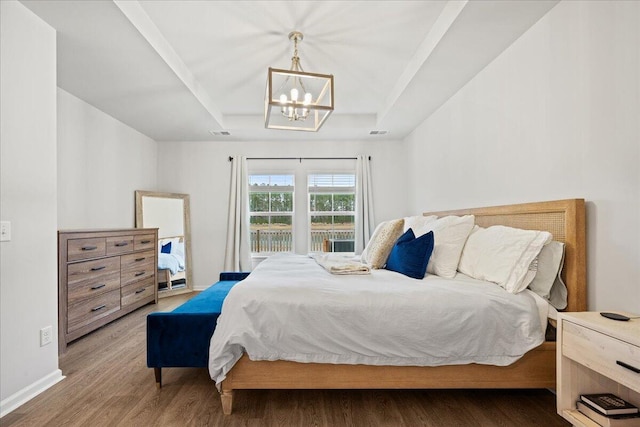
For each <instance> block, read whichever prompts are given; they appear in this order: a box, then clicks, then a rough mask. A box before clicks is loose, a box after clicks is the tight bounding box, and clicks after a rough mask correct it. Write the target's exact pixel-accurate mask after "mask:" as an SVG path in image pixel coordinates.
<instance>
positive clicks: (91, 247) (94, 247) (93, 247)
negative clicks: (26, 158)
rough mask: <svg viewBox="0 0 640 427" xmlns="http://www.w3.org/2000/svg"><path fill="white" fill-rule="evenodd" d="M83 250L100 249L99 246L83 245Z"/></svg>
mask: <svg viewBox="0 0 640 427" xmlns="http://www.w3.org/2000/svg"><path fill="white" fill-rule="evenodd" d="M81 249H82V250H83V251H95V250H96V249H98V247H97V246H83V247H82V248H81Z"/></svg>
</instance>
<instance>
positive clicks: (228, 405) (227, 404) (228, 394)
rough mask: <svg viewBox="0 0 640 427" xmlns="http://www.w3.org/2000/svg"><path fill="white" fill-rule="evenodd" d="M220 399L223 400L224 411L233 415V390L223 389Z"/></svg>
mask: <svg viewBox="0 0 640 427" xmlns="http://www.w3.org/2000/svg"><path fill="white" fill-rule="evenodd" d="M220 400H221V401H222V413H223V414H225V415H231V411H232V409H233V390H222V392H221V393H220Z"/></svg>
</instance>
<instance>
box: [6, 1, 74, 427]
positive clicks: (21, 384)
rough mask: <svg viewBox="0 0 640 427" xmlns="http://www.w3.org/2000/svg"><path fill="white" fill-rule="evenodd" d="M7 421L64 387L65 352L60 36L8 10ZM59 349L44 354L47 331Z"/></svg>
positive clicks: (18, 9) (15, 6)
mask: <svg viewBox="0 0 640 427" xmlns="http://www.w3.org/2000/svg"><path fill="white" fill-rule="evenodd" d="M0 93H1V94H2V97H1V101H0V122H1V125H0V154H1V155H0V167H1V169H0V178H1V180H0V199H1V203H0V217H1V219H2V220H3V221H11V227H12V230H11V234H12V237H11V241H8V242H2V243H0V415H4V414H5V413H7V412H8V411H11V410H12V409H14V408H15V407H16V406H18V405H19V404H21V403H23V402H24V401H26V400H27V399H29V398H30V397H32V396H33V395H35V394H37V393H39V392H41V391H43V390H44V389H46V388H48V387H49V386H51V385H53V384H55V383H56V382H57V381H59V380H60V379H62V375H61V373H60V370H59V369H58V346H57V325H58V321H57V318H58V310H57V289H58V286H57V283H58V280H57V237H56V225H57V224H56V34H55V31H54V30H53V29H52V28H51V27H49V26H48V25H47V24H45V23H44V22H43V21H42V20H41V19H40V18H38V17H37V16H36V15H34V14H33V13H32V12H31V11H29V10H28V9H26V8H25V7H24V6H23V5H22V4H20V3H17V2H14V1H1V2H0ZM45 326H51V327H52V331H53V340H52V342H51V344H49V345H46V346H44V347H40V338H39V337H40V329H41V328H44V327H45Z"/></svg>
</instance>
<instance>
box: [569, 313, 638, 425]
mask: <svg viewBox="0 0 640 427" xmlns="http://www.w3.org/2000/svg"><path fill="white" fill-rule="evenodd" d="M557 340H558V341H557V346H556V349H557V387H558V388H557V409H558V414H559V415H561V416H562V417H564V418H565V419H566V420H568V421H569V422H571V423H572V424H573V425H575V426H593V427H597V426H598V424H596V423H594V422H593V421H591V420H590V419H589V418H587V417H586V416H585V415H583V414H581V413H580V412H578V410H577V409H576V401H577V400H578V399H580V395H581V394H589V393H614V394H616V395H618V396H619V397H621V398H623V399H625V400H627V401H629V402H631V403H633V404H634V405H637V406H640V319H631V320H629V321H627V322H621V321H615V320H611V319H607V318H604V317H602V316H601V315H600V313H599V312H580V313H560V314H559V316H558V338H557Z"/></svg>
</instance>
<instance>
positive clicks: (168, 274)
mask: <svg viewBox="0 0 640 427" xmlns="http://www.w3.org/2000/svg"><path fill="white" fill-rule="evenodd" d="M189 216H190V215H189V195H188V194H178V193H158V192H153V191H141V190H137V191H136V227H138V228H158V297H165V296H169V295H175V294H179V293H184V292H191V290H192V289H193V281H192V279H191V277H192V276H191V268H192V266H191V231H190V220H189Z"/></svg>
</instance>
